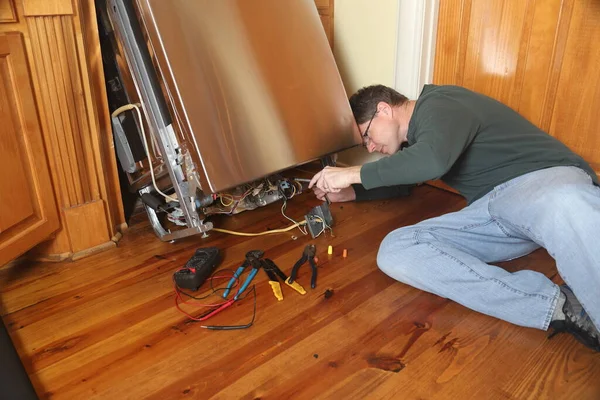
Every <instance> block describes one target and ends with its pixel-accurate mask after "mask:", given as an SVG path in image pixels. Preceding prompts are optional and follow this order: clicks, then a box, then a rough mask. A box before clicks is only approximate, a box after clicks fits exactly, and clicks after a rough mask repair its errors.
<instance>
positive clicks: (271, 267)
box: [262, 258, 306, 301]
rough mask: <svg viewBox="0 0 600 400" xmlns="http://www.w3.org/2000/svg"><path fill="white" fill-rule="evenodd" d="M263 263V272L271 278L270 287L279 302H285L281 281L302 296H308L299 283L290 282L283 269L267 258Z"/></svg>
mask: <svg viewBox="0 0 600 400" xmlns="http://www.w3.org/2000/svg"><path fill="white" fill-rule="evenodd" d="M262 261H263V270H264V271H265V272H266V274H267V276H268V277H269V285H271V289H273V294H274V295H275V297H276V298H277V300H279V301H281V300H283V291H282V290H281V283H279V279H281V280H282V281H283V282H285V284H286V285H288V286H289V287H291V288H292V289H294V290H295V291H296V292H298V293H300V294H306V290H304V288H303V287H302V286H301V285H300V284H299V283H298V282H293V283H292V282H289V278H288V277H287V276H286V275H285V274H284V273H283V271H282V270H281V269H279V267H278V266H277V265H276V264H275V263H274V262H273V261H272V260H270V259H268V258H266V259H264V260H262Z"/></svg>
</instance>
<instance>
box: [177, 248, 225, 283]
mask: <svg viewBox="0 0 600 400" xmlns="http://www.w3.org/2000/svg"><path fill="white" fill-rule="evenodd" d="M220 261H221V260H220V253H219V249H218V248H216V247H203V248H200V249H198V250H196V252H195V253H194V255H193V256H192V258H190V259H189V260H188V262H187V263H185V266H184V267H183V268H181V269H179V270H177V271H176V272H175V273H174V274H173V278H174V279H175V284H176V285H177V286H178V287H180V288H182V289H189V290H193V291H196V290H198V288H199V287H200V286H202V284H203V283H204V282H205V281H206V280H207V279H208V277H209V276H210V275H211V274H212V273H213V271H214V270H215V268H217V265H219V262H220Z"/></svg>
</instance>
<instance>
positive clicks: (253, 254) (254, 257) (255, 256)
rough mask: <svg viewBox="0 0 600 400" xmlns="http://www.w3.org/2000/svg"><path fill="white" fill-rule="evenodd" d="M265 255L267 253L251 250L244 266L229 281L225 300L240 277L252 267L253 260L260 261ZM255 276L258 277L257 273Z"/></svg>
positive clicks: (224, 294)
mask: <svg viewBox="0 0 600 400" xmlns="http://www.w3.org/2000/svg"><path fill="white" fill-rule="evenodd" d="M264 254H265V253H264V251H262V250H250V251H249V252H247V253H246V259H245V260H244V262H243V263H242V265H240V266H239V267H238V269H237V270H236V271H235V273H234V274H233V277H232V278H231V279H230V280H229V283H228V284H227V288H226V289H225V291H224V292H223V298H224V299H225V298H227V296H229V292H230V291H231V287H232V286H233V284H234V283H235V282H236V281H237V280H238V279H239V278H240V276H241V275H242V274H243V273H244V270H245V269H246V268H248V267H249V266H251V265H252V260H260V259H261V258H262V256H263V255H264ZM255 275H256V273H255ZM248 283H250V282H248ZM244 289H245V288H244ZM239 292H240V293H241V288H240V291H239Z"/></svg>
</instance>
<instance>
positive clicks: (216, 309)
mask: <svg viewBox="0 0 600 400" xmlns="http://www.w3.org/2000/svg"><path fill="white" fill-rule="evenodd" d="M182 269H184V268H180V269H179V270H182ZM179 270H178V271H179ZM223 272H225V273H230V274H229V275H227V274H226V275H221V273H223ZM232 278H233V279H234V280H235V283H234V285H233V286H232V287H233V288H236V287H238V286H239V278H238V277H237V276H236V275H235V273H234V271H232V270H229V269H222V270H219V271H217V272H216V273H215V275H213V276H211V277H210V278H208V281H209V282H210V292H209V293H208V294H206V295H204V296H200V297H196V296H192V295H191V294H189V293H187V292H185V291H183V290H182V289H181V288H180V287H178V286H177V284H176V283H175V274H173V289H174V291H175V307H176V308H177V310H178V311H179V312H181V313H182V314H184V315H185V316H186V317H188V318H189V319H190V320H192V321H198V322H201V321H206V320H208V319H209V318H211V317H213V316H214V315H216V314H218V313H220V312H221V311H223V310H225V309H227V308H229V307H230V306H231V305H232V304H233V303H235V302H237V301H241V300H243V299H245V298H246V297H248V295H249V294H250V293H253V295H254V309H253V312H252V319H251V320H250V322H248V323H247V324H244V325H201V326H200V327H201V328H204V329H211V330H237V329H247V328H250V327H251V326H252V325H253V324H254V319H255V318H256V286H255V285H253V286H252V288H251V289H250V290H249V291H247V292H246V294H245V295H244V296H241V297H238V294H239V289H238V293H236V294H235V295H234V296H232V297H231V298H230V299H229V300H226V301H222V302H219V303H215V304H195V305H196V306H199V307H209V308H210V310H208V311H206V312H205V313H203V314H201V315H200V316H196V317H195V316H193V315H191V314H190V313H188V312H187V311H185V310H183V309H182V308H181V304H183V303H187V302H188V301H190V300H192V301H202V300H206V299H208V298H209V297H211V296H215V295H216V296H218V293H220V292H223V291H225V290H226V288H225V287H217V288H215V287H214V284H213V281H215V280H221V279H223V280H227V281H229V280H231V279H232ZM183 296H185V297H187V300H185V299H183ZM218 297H219V298H222V297H221V296H218ZM236 297H237V300H236Z"/></svg>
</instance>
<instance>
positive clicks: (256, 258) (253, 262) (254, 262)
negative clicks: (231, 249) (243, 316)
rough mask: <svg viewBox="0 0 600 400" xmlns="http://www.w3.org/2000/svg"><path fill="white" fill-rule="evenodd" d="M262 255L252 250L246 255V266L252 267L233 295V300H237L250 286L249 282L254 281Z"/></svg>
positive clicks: (260, 265) (259, 251)
mask: <svg viewBox="0 0 600 400" xmlns="http://www.w3.org/2000/svg"><path fill="white" fill-rule="evenodd" d="M263 255H264V252H263V251H261V250H254V251H251V252H249V253H247V254H246V261H248V265H250V266H251V267H252V270H250V273H248V276H246V280H245V281H244V283H243V284H242V286H241V287H240V288H239V290H238V291H237V293H236V294H235V297H234V298H233V299H234V300H237V299H238V298H239V297H240V295H241V294H242V293H244V290H246V288H247V287H248V285H250V282H252V279H254V277H255V276H256V274H257V273H258V270H259V269H260V267H262V260H261V258H262V256H263Z"/></svg>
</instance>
